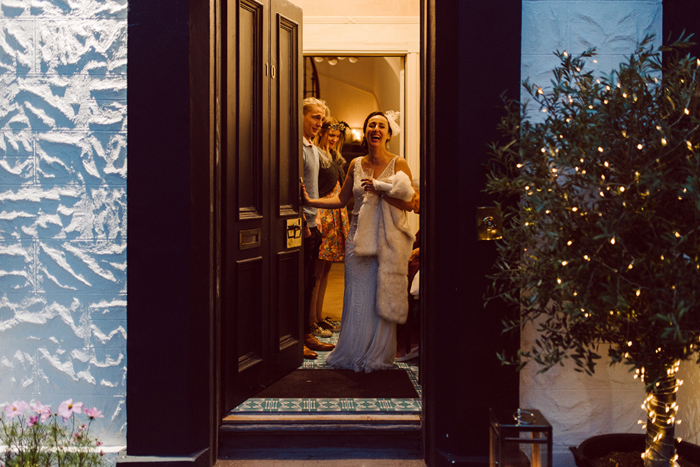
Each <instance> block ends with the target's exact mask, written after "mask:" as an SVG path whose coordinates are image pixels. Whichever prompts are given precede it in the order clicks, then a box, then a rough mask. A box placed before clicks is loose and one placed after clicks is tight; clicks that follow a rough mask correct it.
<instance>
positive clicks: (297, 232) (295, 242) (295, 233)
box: [287, 218, 301, 248]
mask: <svg viewBox="0 0 700 467" xmlns="http://www.w3.org/2000/svg"><path fill="white" fill-rule="evenodd" d="M300 246H301V218H299V219H287V248H298V247H300Z"/></svg>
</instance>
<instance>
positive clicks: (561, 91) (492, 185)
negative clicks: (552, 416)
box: [486, 36, 700, 390]
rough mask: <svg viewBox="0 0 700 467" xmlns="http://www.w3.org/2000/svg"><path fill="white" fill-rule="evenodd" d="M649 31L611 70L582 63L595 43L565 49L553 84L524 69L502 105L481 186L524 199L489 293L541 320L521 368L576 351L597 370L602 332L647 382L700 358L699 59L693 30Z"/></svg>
mask: <svg viewBox="0 0 700 467" xmlns="http://www.w3.org/2000/svg"><path fill="white" fill-rule="evenodd" d="M651 41H652V37H647V38H645V39H644V41H642V42H641V44H640V45H639V46H638V48H637V50H636V51H635V52H634V53H633V54H632V55H631V56H630V57H629V59H628V60H626V61H625V62H624V63H623V64H621V65H620V66H619V69H617V70H614V71H613V72H612V73H611V74H610V75H604V76H595V75H594V73H593V72H592V71H587V70H586V67H587V65H589V64H590V62H591V61H592V60H594V58H595V49H590V50H588V51H586V52H584V53H583V54H581V55H579V56H575V57H572V56H570V55H569V54H568V53H567V52H565V51H562V52H559V51H557V52H556V56H557V57H558V58H559V60H560V64H559V65H558V66H557V67H556V68H555V69H554V71H553V79H552V81H551V83H550V85H549V86H547V87H546V88H545V87H540V86H537V85H535V84H532V83H530V82H529V81H527V80H526V81H525V82H524V83H523V86H524V88H525V89H526V90H527V94H528V95H529V100H530V102H529V103H528V104H527V105H525V104H521V103H520V102H516V101H509V102H507V103H506V108H507V115H506V116H505V117H504V118H503V119H502V121H501V124H500V130H501V131H502V133H503V135H504V138H503V141H505V144H494V145H493V146H492V157H491V160H490V167H489V170H488V172H489V174H488V183H487V189H486V191H487V192H489V193H491V194H495V195H498V196H499V197H500V198H501V199H502V200H508V199H510V200H512V199H517V200H519V201H518V202H515V203H502V204H501V205H500V207H501V209H502V212H503V216H504V232H503V239H502V240H500V241H499V242H498V246H497V248H498V251H499V260H498V262H497V265H496V269H495V272H494V273H493V275H492V279H493V284H494V287H493V294H492V296H491V298H494V297H499V298H505V299H506V300H508V301H510V302H512V303H514V304H515V305H516V306H517V307H518V308H519V310H520V314H519V316H518V318H517V319H513V320H512V321H508V322H506V323H505V325H506V328H507V329H513V328H520V327H521V326H522V325H524V324H526V323H531V324H534V325H535V327H536V329H537V330H538V331H539V337H538V339H537V340H536V341H535V343H534V345H533V346H532V347H531V348H527V349H521V351H520V352H519V354H518V355H517V356H515V358H514V359H513V360H514V362H515V363H518V364H520V365H521V366H522V365H524V364H525V363H527V362H528V361H530V360H533V361H535V362H537V363H539V364H541V365H543V367H542V368H543V371H545V370H547V369H549V368H551V367H552V366H554V365H557V364H560V363H562V362H563V361H564V360H565V359H572V360H573V361H574V362H575V366H576V368H577V370H578V371H585V372H586V373H589V374H590V373H593V371H594V368H595V364H596V361H597V360H598V359H599V358H600V355H599V350H600V348H601V347H600V344H601V343H607V344H610V345H609V346H605V348H607V349H608V350H607V351H608V354H609V356H610V358H611V359H612V362H613V363H618V362H623V363H625V364H629V365H631V366H632V367H633V368H634V369H636V370H638V371H639V372H641V373H643V374H644V375H645V376H646V377H645V378H644V381H645V383H646V384H647V390H649V389H650V388H653V385H654V384H655V383H656V382H657V381H658V380H659V378H661V377H663V376H664V375H665V374H666V371H667V369H668V368H670V367H671V366H672V365H673V364H674V362H676V361H683V360H689V359H695V358H697V352H696V351H697V350H698V345H699V344H700V340H699V339H700V297H699V296H698V293H700V233H699V232H698V229H699V228H700V131H699V130H700V87H699V84H698V78H699V77H698V73H699V72H700V60H698V59H696V58H694V57H691V56H689V55H688V54H687V53H685V50H686V49H687V47H689V46H690V45H692V42H690V37H683V36H681V38H680V39H679V40H677V41H675V42H673V43H672V44H670V45H668V46H666V47H662V48H661V49H660V50H654V48H653V46H651V45H650V44H651ZM661 51H664V52H665V53H667V60H666V61H665V62H662V60H661V58H662V57H661ZM529 106H532V108H533V109H534V111H535V112H536V113H535V115H538V116H539V117H537V116H536V117H531V116H530V115H529V114H528V107H529ZM504 358H505V357H504ZM697 363H700V360H698V361H697Z"/></svg>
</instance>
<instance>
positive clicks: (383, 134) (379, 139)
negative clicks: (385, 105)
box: [365, 115, 390, 148]
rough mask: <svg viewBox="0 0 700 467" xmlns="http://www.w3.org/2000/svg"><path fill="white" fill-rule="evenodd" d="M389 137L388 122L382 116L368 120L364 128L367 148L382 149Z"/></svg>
mask: <svg viewBox="0 0 700 467" xmlns="http://www.w3.org/2000/svg"><path fill="white" fill-rule="evenodd" d="M389 137H390V135H389V122H388V121H387V119H386V118H385V117H384V116H382V115H375V116H373V117H372V118H370V119H369V121H368V122H367V126H366V127H365V138H366V139H367V144H368V145H369V147H375V148H376V147H384V145H385V144H386V142H387V140H388V139H389Z"/></svg>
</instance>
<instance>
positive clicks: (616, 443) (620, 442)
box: [569, 433, 700, 467]
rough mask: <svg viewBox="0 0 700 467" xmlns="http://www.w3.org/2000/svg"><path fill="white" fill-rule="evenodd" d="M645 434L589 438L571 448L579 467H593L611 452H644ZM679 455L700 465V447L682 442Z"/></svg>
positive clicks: (621, 434) (620, 434) (622, 434)
mask: <svg viewBox="0 0 700 467" xmlns="http://www.w3.org/2000/svg"><path fill="white" fill-rule="evenodd" d="M645 438H646V435H645V434H630V433H615V434H609V435H600V436H594V437H592V438H588V439H587V440H585V441H584V442H583V443H581V444H580V445H579V446H578V447H570V448H569V449H571V452H572V453H573V454H574V459H575V460H576V466H577V467H593V464H592V460H593V459H595V458H597V457H601V456H604V455H606V454H608V453H610V452H613V451H618V452H639V453H640V454H641V453H642V452H644V449H645V444H644V440H645ZM676 451H677V452H678V455H679V456H681V457H683V458H684V459H686V460H688V461H690V462H693V463H695V464H698V465H700V446H697V445H695V444H691V443H687V442H684V441H681V442H680V443H676Z"/></svg>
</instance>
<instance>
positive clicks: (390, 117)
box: [384, 110, 401, 136]
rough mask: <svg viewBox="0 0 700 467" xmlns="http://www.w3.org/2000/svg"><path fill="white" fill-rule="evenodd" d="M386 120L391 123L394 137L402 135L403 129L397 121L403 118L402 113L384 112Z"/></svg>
mask: <svg viewBox="0 0 700 467" xmlns="http://www.w3.org/2000/svg"><path fill="white" fill-rule="evenodd" d="M384 115H386V119H387V120H388V121H389V126H390V127H391V134H392V136H396V135H398V134H399V133H401V127H400V126H399V124H398V123H397V120H398V119H399V117H400V116H401V112H396V111H395V110H387V111H386V112H384Z"/></svg>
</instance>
